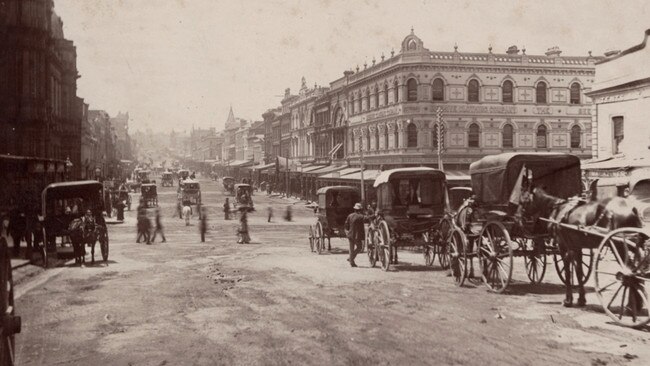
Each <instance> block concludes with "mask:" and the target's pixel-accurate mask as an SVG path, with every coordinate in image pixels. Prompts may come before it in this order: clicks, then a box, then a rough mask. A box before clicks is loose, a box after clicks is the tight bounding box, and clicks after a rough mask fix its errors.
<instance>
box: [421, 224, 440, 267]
mask: <svg viewBox="0 0 650 366" xmlns="http://www.w3.org/2000/svg"><path fill="white" fill-rule="evenodd" d="M434 237H435V236H434V234H433V233H431V232H426V233H423V234H422V241H424V243H425V244H424V252H423V254H424V264H425V265H427V266H432V265H433V261H434V260H435V259H436V244H437V243H436V241H435V239H434Z"/></svg>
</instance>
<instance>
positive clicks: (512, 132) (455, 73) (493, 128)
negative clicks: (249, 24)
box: [331, 32, 598, 170]
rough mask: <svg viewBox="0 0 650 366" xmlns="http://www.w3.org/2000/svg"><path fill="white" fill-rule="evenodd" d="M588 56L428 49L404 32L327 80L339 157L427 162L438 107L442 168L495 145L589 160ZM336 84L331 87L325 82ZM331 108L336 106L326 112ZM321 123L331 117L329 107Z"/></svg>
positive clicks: (461, 165)
mask: <svg viewBox="0 0 650 366" xmlns="http://www.w3.org/2000/svg"><path fill="white" fill-rule="evenodd" d="M597 60H598V59H597V58H595V57H592V56H591V55H589V56H586V57H574V56H562V55H561V51H560V50H559V49H558V48H551V49H549V50H548V52H546V54H545V55H541V56H540V55H527V54H526V52H525V49H524V50H522V51H521V53H519V50H518V49H517V47H515V46H513V47H510V48H509V49H508V51H507V52H506V53H503V54H501V53H493V52H492V47H490V48H489V49H488V52H487V53H464V52H460V51H459V50H458V48H457V47H455V48H454V51H453V52H432V51H429V50H428V49H426V48H425V47H424V43H423V42H422V40H420V38H418V37H417V36H416V35H415V34H414V33H413V32H411V34H409V35H408V36H407V37H406V38H405V39H404V40H403V42H402V46H401V51H400V52H399V53H397V54H393V53H391V57H388V58H384V57H383V56H382V58H381V60H379V61H378V62H376V61H374V60H373V62H372V65H369V66H368V65H364V68H363V70H359V69H357V70H356V72H354V73H349V74H347V75H345V76H344V77H343V78H342V79H339V80H337V81H335V82H333V83H332V84H333V86H334V85H338V84H344V85H345V86H346V92H347V101H346V100H343V101H342V103H341V105H340V108H341V110H342V111H343V112H339V113H342V115H347V118H348V128H349V130H348V134H347V146H346V155H347V157H348V158H351V160H352V161H356V158H358V157H359V155H360V152H361V150H363V153H364V156H365V162H366V164H367V165H368V166H369V167H375V168H380V167H383V168H387V167H394V166H409V165H429V166H436V161H437V150H438V148H437V142H438V138H437V134H436V133H437V128H436V123H438V121H437V119H436V111H437V110H438V109H440V110H441V111H442V115H443V118H442V124H443V126H444V149H445V150H444V155H443V161H444V163H445V169H451V170H453V169H459V170H465V169H467V168H468V166H469V164H470V163H471V162H473V161H475V160H477V159H479V158H481V157H482V156H485V155H489V154H496V153H500V152H504V151H558V152H570V153H573V154H576V155H578V156H580V157H581V158H589V157H591V155H592V151H591V132H592V125H591V115H590V111H591V100H590V99H589V98H588V97H586V96H585V92H587V91H589V89H590V88H591V85H592V83H593V82H594V63H595V62H596V61H597ZM332 89H333V90H336V88H334V87H333V88H332ZM332 113H337V112H336V110H334V111H332ZM332 116H333V117H331V120H332V121H334V120H337V118H338V117H335V116H334V115H333V114H332Z"/></svg>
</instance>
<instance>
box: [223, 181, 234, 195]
mask: <svg viewBox="0 0 650 366" xmlns="http://www.w3.org/2000/svg"><path fill="white" fill-rule="evenodd" d="M221 182H222V184H223V189H224V190H225V191H226V192H228V193H229V194H234V193H235V178H233V177H223V178H222V179H221Z"/></svg>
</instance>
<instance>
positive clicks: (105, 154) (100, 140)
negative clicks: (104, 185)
mask: <svg viewBox="0 0 650 366" xmlns="http://www.w3.org/2000/svg"><path fill="white" fill-rule="evenodd" d="M88 120H89V121H90V122H91V123H92V125H93V128H94V136H95V138H96V139H97V145H96V148H97V150H96V151H95V156H96V164H97V166H96V168H95V174H96V176H97V177H99V178H111V177H115V176H116V174H117V173H118V172H117V163H118V161H117V157H116V154H115V142H116V141H117V136H116V134H115V130H114V129H113V126H112V125H111V117H110V116H109V115H108V113H107V112H106V111H103V110H89V111H88Z"/></svg>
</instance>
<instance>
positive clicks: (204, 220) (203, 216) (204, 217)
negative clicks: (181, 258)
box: [199, 206, 208, 243]
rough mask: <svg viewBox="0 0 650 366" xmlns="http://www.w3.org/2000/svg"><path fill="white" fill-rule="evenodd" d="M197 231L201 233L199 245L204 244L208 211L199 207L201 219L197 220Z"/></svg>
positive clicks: (203, 207)
mask: <svg viewBox="0 0 650 366" xmlns="http://www.w3.org/2000/svg"><path fill="white" fill-rule="evenodd" d="M199 231H200V232H201V243H205V233H206V232H207V231H208V210H207V208H206V207H205V206H201V218H200V219H199Z"/></svg>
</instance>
